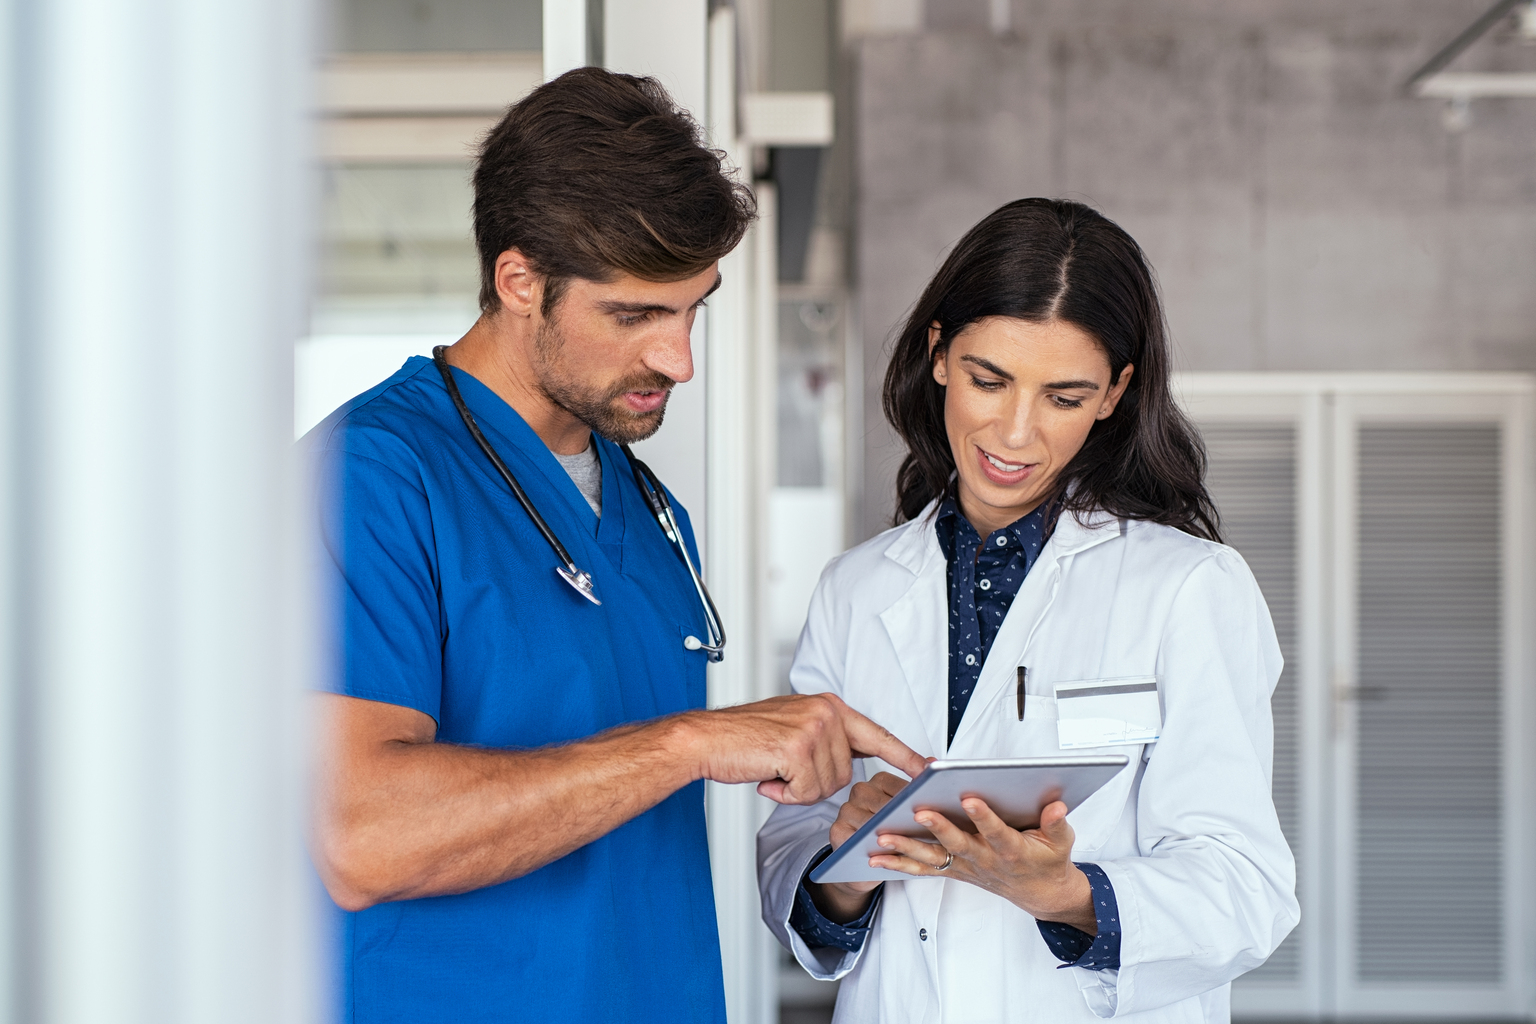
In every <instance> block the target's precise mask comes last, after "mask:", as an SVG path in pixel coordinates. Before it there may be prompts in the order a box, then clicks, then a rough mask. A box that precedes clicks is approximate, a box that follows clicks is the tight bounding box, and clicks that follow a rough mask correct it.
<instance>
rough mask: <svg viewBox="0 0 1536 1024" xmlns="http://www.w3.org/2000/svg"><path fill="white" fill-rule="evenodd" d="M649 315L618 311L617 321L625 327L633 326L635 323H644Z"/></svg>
mask: <svg viewBox="0 0 1536 1024" xmlns="http://www.w3.org/2000/svg"><path fill="white" fill-rule="evenodd" d="M649 316H650V314H649V313H620V314H619V323H620V324H621V325H623V326H625V327H633V326H635V325H636V324H643V323H645V321H646V318H647V317H649Z"/></svg>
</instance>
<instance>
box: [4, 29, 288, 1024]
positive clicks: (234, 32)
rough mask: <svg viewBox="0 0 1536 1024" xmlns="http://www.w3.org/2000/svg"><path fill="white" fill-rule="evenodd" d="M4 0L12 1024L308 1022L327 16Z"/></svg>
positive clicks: (6, 608) (6, 633)
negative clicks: (303, 530)
mask: <svg viewBox="0 0 1536 1024" xmlns="http://www.w3.org/2000/svg"><path fill="white" fill-rule="evenodd" d="M0 6H3V7H4V8H5V11H4V19H3V20H4V23H5V24H6V25H7V26H10V27H11V29H12V31H13V32H14V35H13V36H11V37H10V38H8V39H5V40H4V41H3V42H4V43H5V45H6V51H5V56H4V61H3V63H4V64H5V66H6V69H7V73H6V75H5V76H4V77H5V79H6V80H7V82H8V84H10V85H11V87H12V88H13V89H14V90H15V91H14V92H13V93H12V94H10V95H8V96H6V97H5V99H6V100H7V101H8V103H7V108H6V113H7V115H8V120H7V121H6V123H5V124H4V126H3V127H4V128H5V129H6V134H5V140H4V145H5V150H4V153H3V154H0V157H3V159H4V162H5V172H6V173H7V174H8V175H10V179H11V180H10V182H9V184H10V185H11V188H10V189H8V190H7V192H6V193H5V201H6V202H7V203H8V204H14V205H10V206H9V208H8V209H7V210H6V214H7V215H8V218H9V219H8V220H6V221H5V222H4V223H0V228H3V229H4V230H5V242H6V246H5V249H6V252H7V254H8V255H9V256H10V257H11V267H10V269H11V270H12V271H13V272H14V274H15V275H16V276H15V278H14V283H15V288H14V290H13V291H12V292H11V295H12V296H13V297H14V301H13V302H12V303H11V305H10V308H9V309H7V312H8V313H9V314H10V315H9V316H8V317H7V319H6V320H5V322H4V328H3V329H4V331H5V338H4V346H3V349H0V351H3V353H4V361H5V364H6V368H7V369H8V370H9V371H10V372H9V373H8V374H6V375H5V376H4V378H3V383H4V384H5V385H6V387H7V393H6V396H5V399H4V402H3V407H4V408H5V409H6V411H7V416H8V418H9V420H10V422H9V423H8V424H7V425H8V427H10V428H12V431H13V432H12V433H11V434H10V435H9V436H8V438H7V440H8V441H9V442H10V446H9V448H8V450H7V455H8V456H12V457H13V458H11V460H10V461H8V462H4V463H0V471H4V477H3V481H4V486H5V490H6V493H5V498H6V501H5V507H6V511H7V513H8V514H9V515H10V516H11V517H12V518H10V519H8V520H5V521H4V522H0V526H6V527H9V529H8V530H7V531H6V533H5V535H4V541H5V548H6V551H7V552H8V553H9V554H11V555H12V556H13V557H14V559H15V562H16V565H15V566H14V569H15V571H14V572H8V573H7V574H6V582H7V584H8V586H10V587H12V588H14V589H12V590H11V591H10V596H11V598H12V603H11V604H10V605H8V606H3V607H0V614H4V615H5V621H4V624H3V632H0V639H5V640H8V641H10V644H9V648H8V650H7V651H6V658H5V664H6V665H7V667H9V668H11V669H12V673H11V675H10V678H9V682H10V683H11V684H12V687H11V693H12V694H13V695H14V697H15V704H14V705H13V706H14V707H15V708H16V709H17V716H16V720H15V721H14V723H13V726H14V727H13V728H11V729H10V730H8V735H7V736H6V748H7V752H8V754H9V758H8V760H7V762H6V763H7V764H8V765H9V766H10V767H11V768H12V769H13V770H14V771H15V778H14V779H13V780H12V781H13V782H14V784H15V788H14V791H15V792H16V793H17V794H18V803H19V813H18V816H17V818H16V819H15V821H16V822H17V827H16V828H15V831H14V833H13V836H12V838H13V842H12V843H11V844H9V846H8V852H10V853H13V854H14V856H15V858H16V861H15V865H14V867H15V870H14V871H13V872H12V873H11V877H14V878H15V879H16V885H17V890H16V891H17V892H18V893H19V894H21V896H20V906H19V914H18V915H12V916H9V917H8V920H10V921H11V922H13V924H14V927H15V928H16V929H17V931H16V932H14V933H13V939H12V946H11V952H12V953H13V956H12V957H11V965H12V966H13V973H12V974H11V978H12V979H13V980H14V982H15V983H14V985H13V986H12V996H13V998H12V1000H11V1007H10V1009H11V1011H12V1012H11V1013H10V1014H8V1015H7V1016H8V1018H9V1019H12V1020H17V1021H27V1022H32V1021H40V1022H59V1024H77V1022H78V1024H117V1022H124V1024H127V1022H135V1024H139V1022H145V1024H147V1022H151V1021H153V1022H157V1024H164V1022H177V1024H180V1022H186V1024H193V1022H197V1024H204V1022H211V1021H219V1022H250V1024H257V1022H260V1024H268V1022H273V1021H283V1022H289V1021H294V1022H303V1021H306V1020H309V1019H311V1018H312V1016H313V1015H312V1012H311V1005H310V1002H311V997H310V994H309V992H310V986H309V984H308V983H307V980H306V973H305V972H306V971H307V970H311V969H312V965H313V964H314V962H315V958H316V955H317V951H316V949H315V948H314V946H313V943H312V940H311V939H310V938H309V927H308V924H309V922H308V915H307V913H306V904H307V902H308V900H309V897H310V894H309V891H308V881H307V878H308V875H307V873H306V869H305V866H304V860H303V856H304V855H303V849H302V832H301V828H302V793H303V790H302V776H303V770H302V753H301V751H302V744H301V743H300V742H298V740H299V737H298V735H297V726H296V723H297V722H298V721H299V716H298V711H299V692H300V687H301V676H302V674H303V670H304V667H305V665H306V659H305V658H304V656H303V654H302V652H303V649H304V645H303V643H302V642H301V637H300V633H299V630H298V628H297V627H298V625H299V624H300V623H302V622H304V621H305V619H306V617H305V616H304V615H303V611H302V601H301V600H300V593H299V587H298V585H297V584H298V576H299V574H298V571H297V568H298V559H297V548H298V545H297V543H296V536H297V534H296V530H295V523H296V516H295V511H296V502H295V500H294V498H295V493H296V488H295V474H294V472H293V468H292V465H291V463H292V429H293V412H292V387H293V385H292V351H293V348H292V346H293V342H294V339H295V337H297V336H298V334H299V331H300V327H301V324H302V320H303V307H304V295H305V292H306V288H307V278H308V274H307V268H306V266H305V258H304V257H305V253H306V247H305V245H304V244H303V241H302V240H303V231H304V225H305V222H306V221H305V212H306V211H305V196H306V193H307V189H308V174H307V172H306V165H305V153H306V150H307V148H308V145H307V144H308V139H307V128H306V117H305V111H306V108H307V107H308V100H309V97H308V95H307V82H308V75H309V64H310V60H309V52H308V40H309V37H310V11H309V6H310V5H309V3H308V2H307V0H218V2H215V3H209V2H206V0H47V2H43V3H39V2H36V0H0ZM9 280H11V279H10V278H8V281H9ZM4 568H12V567H4ZM15 837H19V839H16V838H15ZM16 936H19V938H18V937H16Z"/></svg>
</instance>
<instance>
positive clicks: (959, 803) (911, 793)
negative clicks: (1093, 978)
mask: <svg viewBox="0 0 1536 1024" xmlns="http://www.w3.org/2000/svg"><path fill="white" fill-rule="evenodd" d="M1126 763H1127V759H1126V758H1125V757H1123V756H1121V757H1109V758H1095V757H1082V758H1061V759H1047V758H1024V759H1014V760H992V761H941V762H930V766H929V769H928V770H927V771H925V772H923V773H922V775H920V776H919V777H918V778H917V779H916V780H915V781H914V782H911V783H909V782H907V781H906V780H905V779H902V778H900V777H898V776H896V775H892V774H890V773H889V772H881V773H879V774H878V775H876V776H874V777H873V778H871V779H870V780H869V781H868V782H860V783H857V784H855V785H854V787H853V789H852V791H851V792H850V794H849V798H848V801H847V802H846V803H844V804H843V806H842V807H841V808H840V809H839V811H838V815H837V819H836V820H835V821H834V822H833V824H832V827H831V830H830V838H831V841H832V847H833V851H834V855H833V856H832V857H830V858H828V859H827V860H826V861H824V862H823V863H822V864H821V865H819V866H817V868H816V869H815V870H813V871H812V873H811V880H812V881H813V883H817V884H813V886H812V887H811V890H810V891H811V894H812V897H813V898H814V899H815V901H816V905H817V907H818V908H819V909H820V910H821V912H822V914H824V915H825V916H826V917H827V918H828V919H830V920H833V921H850V920H853V919H854V918H856V917H858V916H859V915H860V914H861V913H863V911H864V909H865V908H866V907H867V906H868V905H869V899H870V893H871V892H873V891H874V890H875V889H876V888H878V887H879V885H880V883H881V881H882V879H888V878H891V877H893V873H894V875H911V876H917V877H924V876H935V875H941V874H942V875H944V876H946V877H952V878H956V879H959V880H960V881H964V882H969V883H971V884H972V885H976V886H979V887H980V888H982V889H985V890H987V891H988V892H992V893H994V894H996V895H998V896H1002V897H1003V898H1004V899H1006V900H1008V901H1009V902H1011V903H1013V904H1014V905H1015V906H1018V907H1020V908H1021V909H1023V910H1025V911H1027V912H1028V913H1030V914H1031V915H1033V916H1034V917H1036V918H1037V919H1039V920H1043V921H1060V922H1063V923H1066V924H1070V925H1072V926H1074V927H1078V928H1081V929H1082V930H1083V931H1086V932H1088V933H1089V934H1092V933H1093V932H1094V931H1095V927H1096V925H1095V921H1094V916H1093V907H1092V901H1091V899H1090V896H1089V893H1090V888H1089V885H1088V880H1087V878H1086V876H1084V875H1083V873H1082V872H1081V871H1080V870H1078V869H1077V868H1076V867H1075V866H1073V864H1072V861H1071V856H1072V844H1073V832H1072V827H1071V826H1070V825H1068V824H1067V821H1066V817H1067V813H1068V811H1069V810H1071V808H1073V807H1076V806H1077V805H1078V804H1080V803H1082V801H1083V800H1085V799H1087V797H1088V796H1089V795H1091V794H1092V793H1093V792H1094V791H1095V790H1097V789H1098V788H1099V786H1101V785H1102V784H1103V783H1104V782H1106V781H1108V779H1110V778H1111V777H1112V776H1114V775H1115V774H1116V773H1117V772H1119V771H1120V770H1121V769H1122V768H1123V767H1124V766H1125V765H1126ZM909 787H910V788H909ZM989 796H990V798H991V800H992V803H990V804H989V803H988V797H989ZM994 805H995V806H994ZM999 812H1001V813H999ZM909 821H910V822H912V823H909ZM930 837H931V838H932V839H934V840H937V842H929V841H928V839H929V838H930ZM850 842H851V843H852V844H853V845H852V846H850V847H848V848H847V849H844V847H845V845H846V844H849V843H850ZM838 851H841V853H840V854H839V853H838ZM1085 925H1086V927H1084V926H1085Z"/></svg>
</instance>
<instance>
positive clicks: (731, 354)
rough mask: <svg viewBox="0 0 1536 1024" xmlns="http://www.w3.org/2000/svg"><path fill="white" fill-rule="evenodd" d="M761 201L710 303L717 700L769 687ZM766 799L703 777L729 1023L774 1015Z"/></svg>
mask: <svg viewBox="0 0 1536 1024" xmlns="http://www.w3.org/2000/svg"><path fill="white" fill-rule="evenodd" d="M735 14H736V12H735V11H733V10H732V9H731V8H729V7H722V8H720V9H718V10H716V11H715V13H714V15H713V16H712V17H711V18H710V22H709V80H708V87H709V91H708V96H709V101H708V105H707V114H708V126H709V142H710V145H711V146H714V147H716V148H718V149H720V150H723V151H724V152H725V154H726V158H727V160H728V161H729V162H730V163H731V164H732V165H733V166H734V167H736V168H738V169H740V168H742V166H743V165H744V164H746V163H748V160H749V155H748V154H747V153H746V151H745V149H744V147H743V146H742V145H741V142H740V137H739V132H738V130H737V124H736V100H737V80H736V61H735V54H736V19H735ZM747 172H748V171H747V170H741V171H739V173H747ZM758 201H759V211H760V213H761V214H762V215H763V219H762V220H760V221H759V222H758V223H757V224H756V225H754V226H753V228H752V229H751V231H750V232H749V233H748V235H747V237H746V239H745V240H744V241H743V242H742V244H741V245H740V246H739V247H738V248H737V249H736V251H735V252H733V253H731V255H729V256H727V257H726V258H725V259H724V260H722V261H721V262H720V273H721V277H722V281H721V285H720V290H719V291H718V292H716V293H715V294H714V296H713V297H712V298H711V299H710V302H709V316H708V321H709V333H708V365H709V375H708V382H707V383H708V388H707V413H708V415H707V417H706V424H707V430H706V436H705V453H706V460H707V461H706V465H707V470H708V473H707V481H708V502H709V504H708V508H709V516H708V530H707V534H708V537H709V551H710V560H709V566H708V569H709V584H710V587H711V588H712V589H713V591H714V594H715V600H716V602H717V603H718V604H719V605H720V609H721V614H722V615H724V617H725V620H726V628H727V630H729V631H730V644H729V646H728V647H727V653H726V657H725V660H724V661H723V662H721V663H720V664H718V665H712V666H710V670H709V702H710V704H712V705H715V706H720V705H726V704H740V703H743V702H745V701H752V700H759V699H761V698H763V697H768V696H771V695H772V687H773V671H772V658H773V647H772V644H771V642H770V637H769V632H768V630H767V628H766V617H767V611H768V609H767V602H766V600H765V597H766V594H765V587H764V581H765V579H766V567H767V564H768V559H767V542H766V537H767V534H766V528H767V521H766V511H767V506H768V494H769V489H770V488H771V486H772V484H773V467H774V458H773V454H774V451H773V444H774V425H775V423H774V412H773V409H774V406H773V401H774V381H775V373H774V347H773V345H772V344H771V342H772V339H773V333H772V327H771V322H770V325H769V329H768V331H766V332H765V331H764V330H763V322H762V321H763V317H762V306H763V303H764V302H769V303H771V302H772V299H773V294H774V281H773V270H772V268H774V267H776V265H777V264H776V261H775V260H774V258H773V237H774V235H773V193H772V190H771V188H769V189H765V190H762V191H760V193H759V199H758ZM765 267H767V268H769V274H768V276H767V277H766V279H765V277H764V273H763V269H764V268H765ZM765 284H766V290H765ZM771 806H772V805H771V804H769V802H768V801H767V800H766V799H764V798H763V797H760V796H758V795H757V792H756V790H755V789H754V788H753V787H751V786H720V785H716V784H714V783H710V785H709V846H710V864H711V868H712V871H713V874H714V880H715V909H716V913H717V914H718V916H719V920H720V952H721V959H722V962H723V965H724V970H725V999H726V1008H727V1013H728V1015H729V1019H730V1021H731V1024H774V1022H776V1021H777V1020H778V973H777V956H776V950H777V942H776V941H775V940H774V938H773V936H772V935H771V934H770V933H769V931H768V929H767V928H766V927H765V926H764V925H763V923H762V911H761V908H760V903H759V901H758V895H757V842H756V839H757V830H758V827H759V826H760V825H761V824H762V822H763V820H764V818H766V816H767V813H768V811H769V809H770V808H771Z"/></svg>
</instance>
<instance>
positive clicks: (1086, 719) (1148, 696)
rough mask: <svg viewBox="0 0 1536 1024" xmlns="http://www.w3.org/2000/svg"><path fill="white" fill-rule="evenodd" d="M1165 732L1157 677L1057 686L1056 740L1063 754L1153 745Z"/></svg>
mask: <svg viewBox="0 0 1536 1024" xmlns="http://www.w3.org/2000/svg"><path fill="white" fill-rule="evenodd" d="M1162 728H1163V710H1162V706H1161V705H1160V704H1159V703H1158V700H1157V677H1156V676H1136V677H1134V678H1128V679H1084V680H1080V681H1078V682H1075V683H1057V684H1056V736H1057V741H1058V742H1059V743H1060V744H1061V748H1062V749H1063V750H1067V749H1070V748H1072V747H1111V746H1114V745H1116V744H1120V743H1151V742H1153V741H1155V740H1156V739H1157V737H1158V733H1160V732H1161V731H1162Z"/></svg>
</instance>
